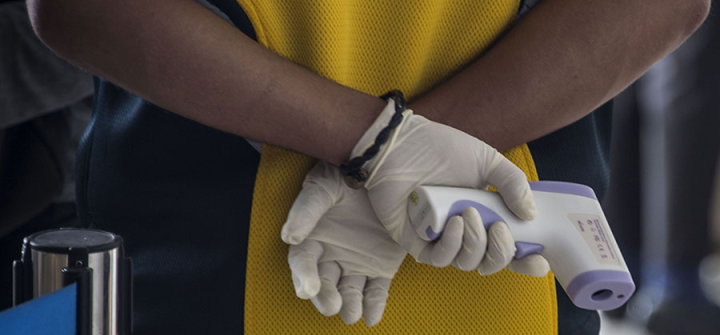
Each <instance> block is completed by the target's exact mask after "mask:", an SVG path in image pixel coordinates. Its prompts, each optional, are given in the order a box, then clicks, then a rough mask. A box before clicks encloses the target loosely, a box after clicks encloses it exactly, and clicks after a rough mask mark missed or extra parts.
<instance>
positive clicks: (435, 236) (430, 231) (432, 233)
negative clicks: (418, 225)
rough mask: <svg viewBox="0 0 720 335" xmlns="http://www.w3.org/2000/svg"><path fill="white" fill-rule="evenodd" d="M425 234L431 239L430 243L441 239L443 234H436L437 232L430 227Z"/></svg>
mask: <svg viewBox="0 0 720 335" xmlns="http://www.w3.org/2000/svg"><path fill="white" fill-rule="evenodd" d="M425 234H426V235H427V237H428V238H429V239H430V241H435V240H437V239H438V237H440V234H442V232H438V233H436V232H435V231H434V230H433V229H432V227H430V226H428V227H427V229H426V230H425Z"/></svg>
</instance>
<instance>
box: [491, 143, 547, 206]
mask: <svg viewBox="0 0 720 335" xmlns="http://www.w3.org/2000/svg"><path fill="white" fill-rule="evenodd" d="M496 155H498V156H497V157H498V158H496V159H499V162H498V163H497V166H496V167H495V168H494V169H493V170H492V171H491V172H490V174H489V175H488V182H489V183H490V184H492V185H494V186H495V188H497V189H498V191H500V195H501V196H502V198H503V201H504V202H505V205H507V206H508V208H510V210H511V211H512V212H513V213H515V215H517V217H519V218H521V219H523V220H532V219H534V218H535V216H536V215H537V208H536V207H535V200H534V199H533V196H532V191H531V190H530V184H528V182H527V179H526V177H525V173H524V172H522V170H520V168H518V167H517V166H515V164H513V163H512V162H510V161H509V160H507V159H506V158H505V157H503V156H502V155H500V153H496Z"/></svg>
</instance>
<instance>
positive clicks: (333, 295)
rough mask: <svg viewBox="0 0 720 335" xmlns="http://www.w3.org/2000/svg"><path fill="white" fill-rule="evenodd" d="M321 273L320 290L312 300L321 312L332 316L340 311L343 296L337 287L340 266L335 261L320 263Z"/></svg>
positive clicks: (319, 269)
mask: <svg viewBox="0 0 720 335" xmlns="http://www.w3.org/2000/svg"><path fill="white" fill-rule="evenodd" d="M318 271H319V273H320V292H318V294H317V295H316V296H314V297H313V298H312V299H311V301H312V303H313V305H315V308H317V310H318V311H319V312H320V314H322V315H325V316H332V315H335V314H337V313H338V312H339V311H340V306H342V297H340V293H339V292H338V289H337V284H338V280H339V279H340V274H341V273H342V271H341V270H340V266H339V265H338V264H337V263H335V262H324V263H320V264H319V265H318Z"/></svg>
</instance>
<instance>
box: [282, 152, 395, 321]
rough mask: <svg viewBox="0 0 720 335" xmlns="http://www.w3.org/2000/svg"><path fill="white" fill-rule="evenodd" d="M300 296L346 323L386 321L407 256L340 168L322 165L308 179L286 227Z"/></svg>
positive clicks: (365, 193)
mask: <svg viewBox="0 0 720 335" xmlns="http://www.w3.org/2000/svg"><path fill="white" fill-rule="evenodd" d="M282 239H283V241H285V242H286V243H289V244H291V246H290V252H289V254H288V263H289V264H290V269H291V270H292V280H293V284H294V285H295V292H296V293H297V296H298V297H300V298H302V299H311V300H312V302H313V304H314V305H315V307H316V308H317V309H318V311H320V313H322V314H323V315H326V316H331V315H335V314H337V313H338V312H339V313H340V316H341V317H342V319H343V321H344V322H345V323H346V324H353V323H355V322H357V321H358V320H359V319H360V317H361V316H362V315H363V314H364V315H365V324H366V325H368V326H373V325H375V324H377V323H378V322H380V319H381V318H382V315H383V311H384V310H385V303H386V301H387V298H388V290H389V288H390V281H391V280H392V278H393V276H394V275H395V273H396V272H397V270H398V268H399V267H400V264H402V261H403V259H404V258H405V255H406V254H407V252H406V251H405V250H404V249H403V248H402V247H401V246H399V245H398V244H397V243H395V241H393V240H392V239H391V238H390V236H389V235H388V234H387V231H386V230H385V228H384V227H383V226H382V224H380V221H378V219H377V217H376V216H375V213H374V212H373V210H372V207H370V202H369V201H368V198H367V192H366V191H365V190H364V189H359V190H353V189H351V188H349V187H347V186H346V185H345V183H344V182H343V181H342V177H341V176H340V172H339V171H338V169H337V168H336V167H334V166H331V165H329V164H327V163H323V162H319V163H318V164H317V165H316V166H315V167H314V168H313V169H312V170H311V171H310V172H309V173H308V175H307V176H306V178H305V182H304V183H303V189H302V191H301V192H300V194H299V195H298V197H297V199H295V203H293V206H292V208H291V209H290V213H289V214H288V219H287V222H286V223H285V225H284V226H283V229H282Z"/></svg>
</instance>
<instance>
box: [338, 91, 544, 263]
mask: <svg viewBox="0 0 720 335" xmlns="http://www.w3.org/2000/svg"><path fill="white" fill-rule="evenodd" d="M393 114H395V106H394V102H393V101H392V100H389V103H388V105H387V107H386V108H385V109H384V110H383V111H382V113H381V114H380V116H379V117H378V118H377V120H375V122H374V123H373V125H372V126H371V127H370V128H369V129H368V130H367V131H366V132H365V134H363V136H362V138H361V139H360V141H359V142H358V143H357V144H356V146H355V148H354V149H353V153H352V156H351V157H356V156H360V155H361V154H362V153H364V152H365V150H366V149H367V148H368V147H370V146H371V145H372V144H373V143H374V142H375V139H376V137H377V135H378V133H379V132H380V131H381V130H382V129H383V128H385V126H387V125H388V124H389V122H390V119H391V118H392V116H393ZM365 169H366V170H367V171H368V172H369V173H370V175H369V178H368V180H367V182H365V184H364V186H365V188H367V190H368V196H369V198H370V203H371V204H372V207H373V209H374V210H375V214H377V216H378V218H379V219H380V222H382V224H383V225H384V226H385V228H386V229H387V230H388V232H389V233H390V235H391V236H392V238H393V239H394V240H395V241H397V242H398V243H399V244H400V245H402V246H403V247H404V248H405V249H406V250H407V251H408V252H409V253H410V254H411V255H412V256H413V257H415V259H416V260H417V261H419V262H422V263H427V264H431V265H434V266H437V267H444V266H447V265H449V264H454V265H455V266H456V267H457V268H459V269H461V270H465V271H469V270H472V269H477V270H478V271H479V272H480V273H481V274H483V275H488V274H492V273H495V272H498V271H500V270H501V269H502V268H504V267H507V266H508V265H509V264H510V263H511V261H512V260H513V257H514V255H515V250H516V248H515V243H514V240H513V238H512V235H511V234H510V230H509V229H508V227H507V225H506V224H505V223H495V224H493V225H492V226H491V227H490V229H489V231H488V232H487V237H486V235H485V234H484V233H485V230H484V229H482V223H481V222H480V217H479V215H477V212H474V211H469V212H468V211H466V212H465V213H464V214H463V216H462V217H455V218H452V219H451V220H450V222H448V224H447V225H446V227H445V231H444V232H443V235H442V237H441V238H440V240H438V241H436V242H427V241H425V240H423V239H421V238H420V237H419V236H418V235H417V233H416V232H415V230H414V228H413V227H412V225H411V223H410V219H409V217H408V215H407V202H408V196H409V195H410V193H411V192H412V191H413V190H414V189H415V188H416V187H417V186H420V185H442V186H455V187H466V188H477V189H484V188H486V187H488V185H493V186H495V187H496V188H497V189H498V190H499V191H500V195H501V196H502V198H503V200H504V202H505V204H506V205H507V206H508V207H509V208H510V210H511V211H512V212H513V213H515V215H517V216H518V217H519V218H521V219H525V220H530V219H533V218H534V217H535V215H536V213H537V210H536V207H535V202H534V200H533V197H532V192H531V190H530V186H529V184H528V182H527V180H526V178H525V174H524V173H523V172H522V170H520V169H519V168H518V167H517V166H515V165H514V164H513V163H512V162H510V161H509V160H507V159H506V158H505V157H504V156H503V155H502V154H500V153H499V152H498V151H497V150H495V149H494V148H493V147H491V146H489V145H487V144H485V143H484V142H482V141H480V140H478V139H477V138H475V137H472V136H470V135H468V134H466V133H464V132H462V131H460V130H457V129H455V128H451V127H448V126H445V125H442V124H439V123H436V122H432V121H430V120H428V119H426V118H424V117H422V116H419V115H414V114H413V113H412V111H411V110H409V109H408V110H406V111H405V112H404V118H403V121H402V123H401V124H400V125H399V126H397V127H396V128H395V130H394V131H393V132H392V133H391V135H390V139H389V140H388V142H387V143H386V144H385V145H383V146H382V147H381V149H380V152H378V154H377V155H376V156H375V157H374V158H373V159H372V160H370V161H369V162H367V163H366V164H365ZM486 248H487V252H484V251H485V250H486ZM514 263H515V264H513V265H511V266H510V269H511V270H514V271H517V272H521V273H525V274H528V275H532V276H544V275H545V274H547V272H548V271H549V268H550V267H549V265H548V264H547V261H546V260H545V259H544V258H542V257H541V256H538V255H535V256H529V257H526V258H524V259H522V260H515V261H514Z"/></svg>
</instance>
